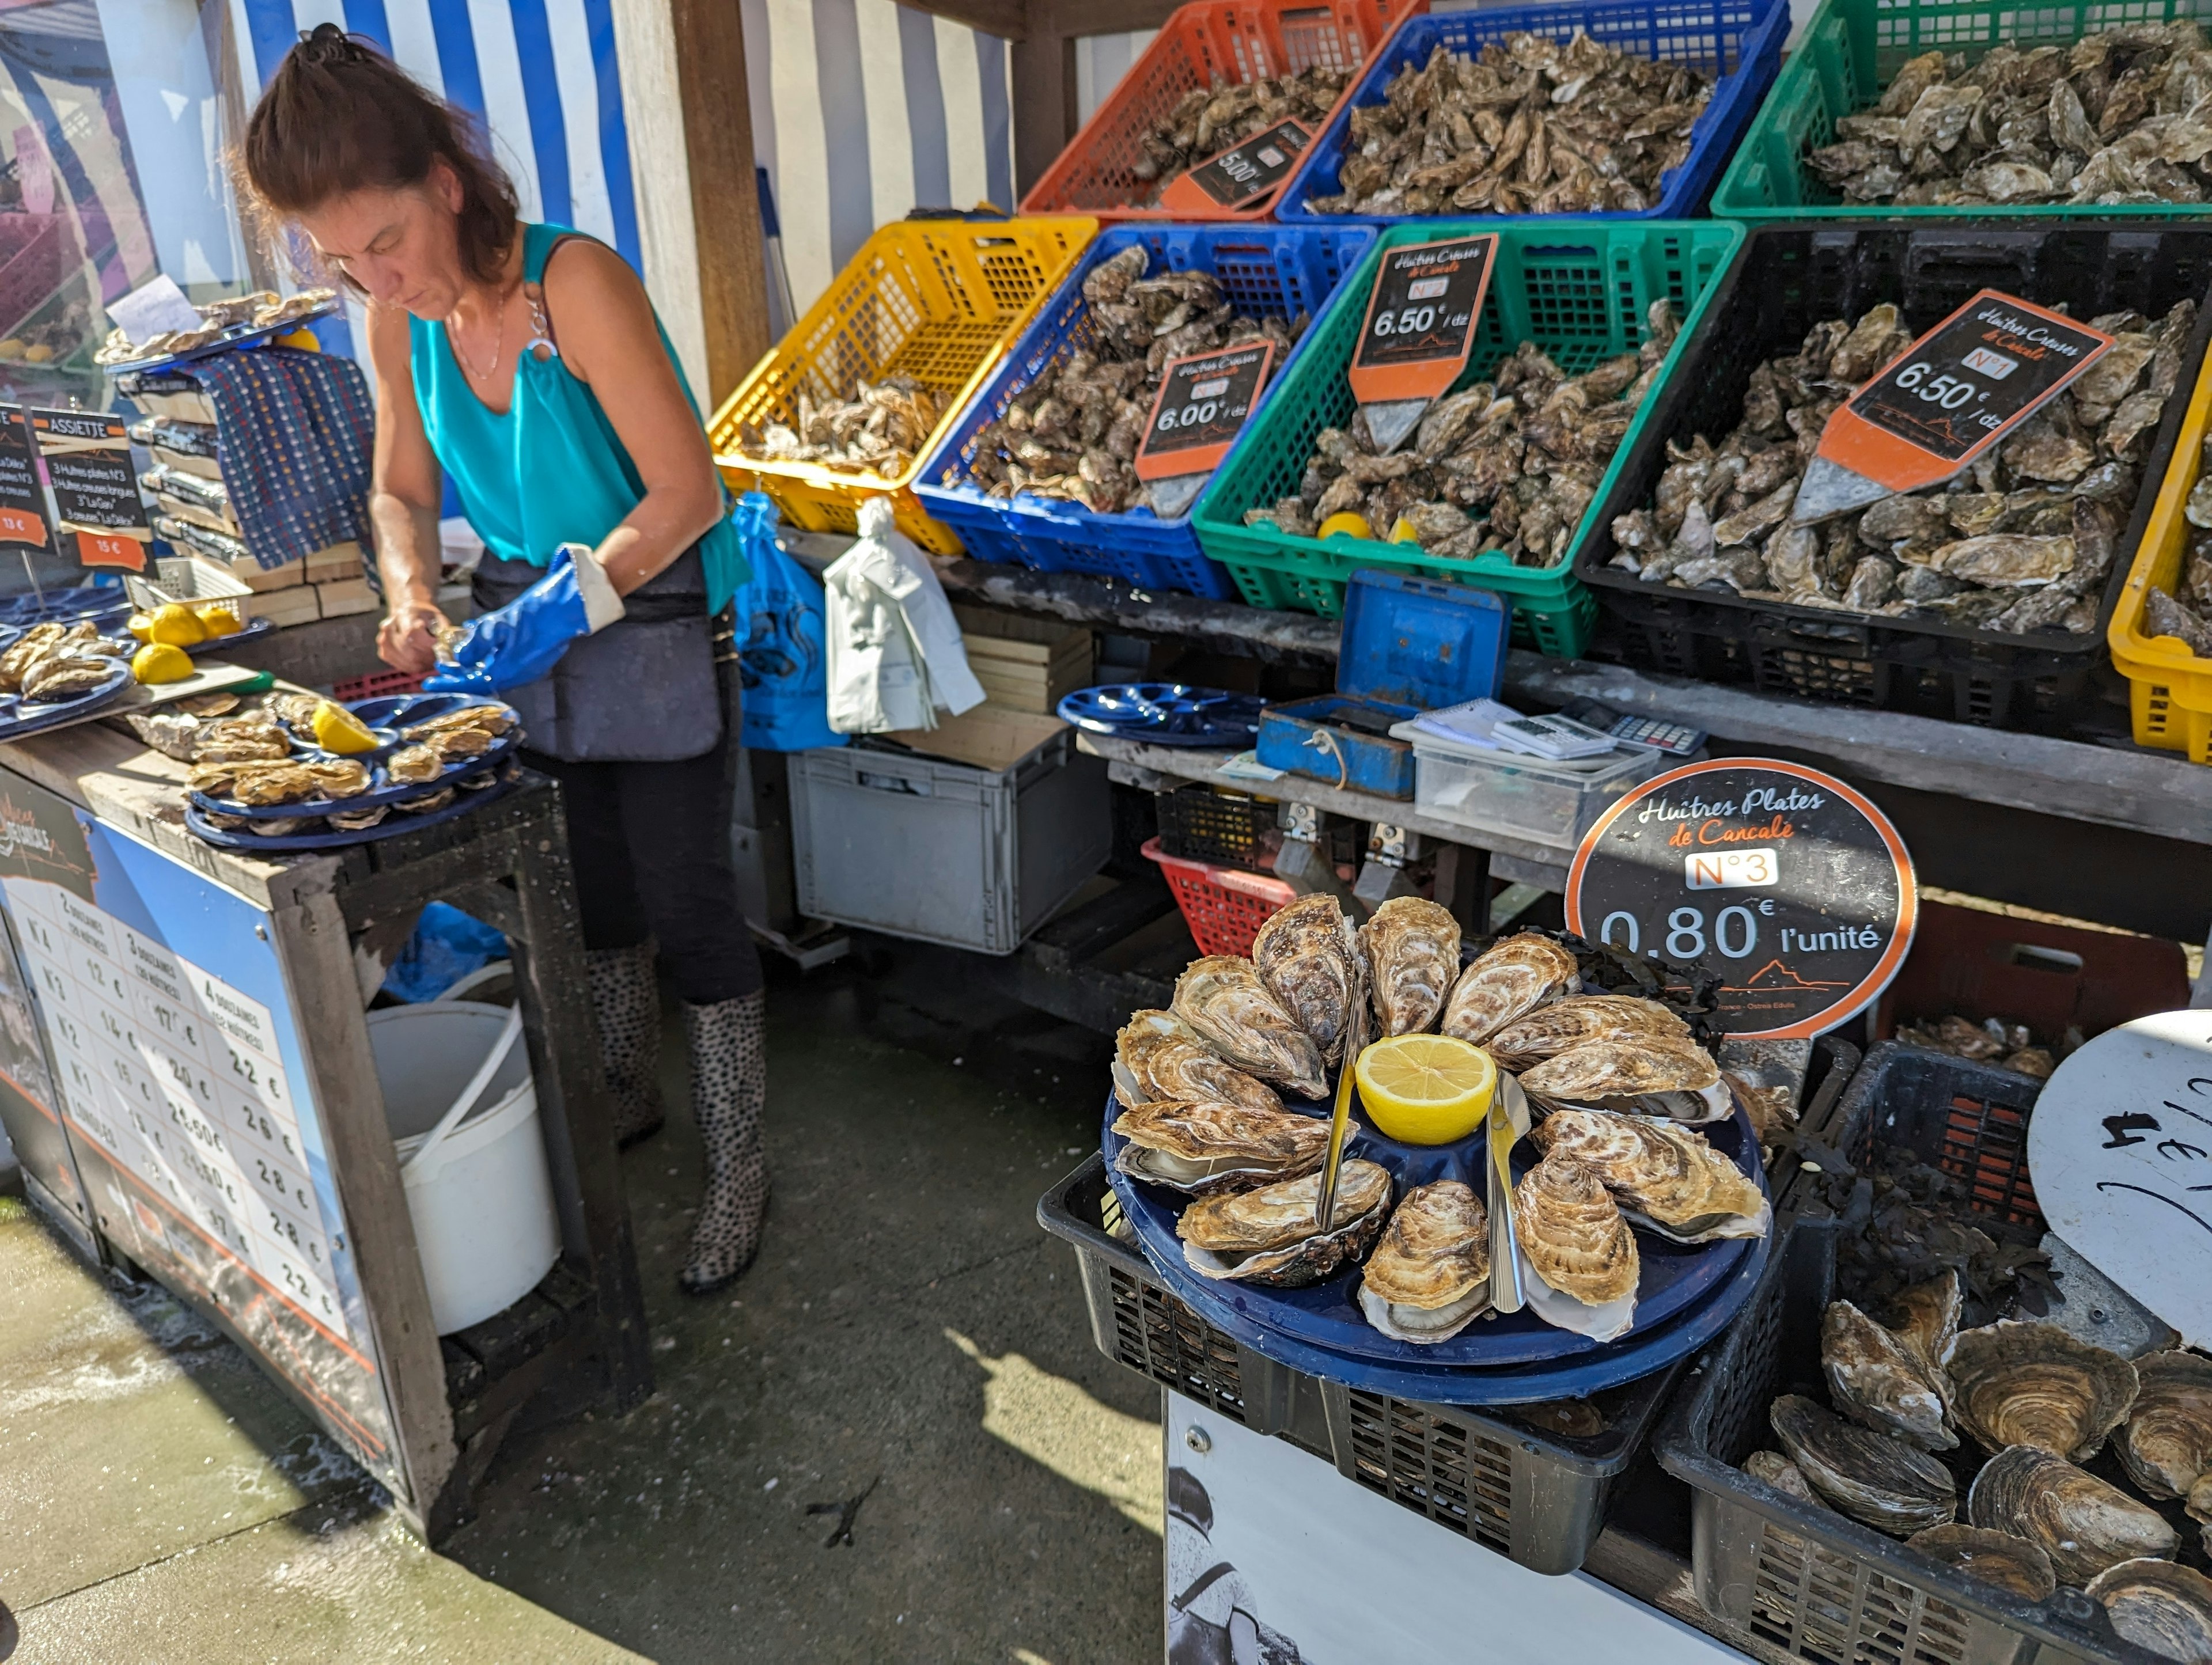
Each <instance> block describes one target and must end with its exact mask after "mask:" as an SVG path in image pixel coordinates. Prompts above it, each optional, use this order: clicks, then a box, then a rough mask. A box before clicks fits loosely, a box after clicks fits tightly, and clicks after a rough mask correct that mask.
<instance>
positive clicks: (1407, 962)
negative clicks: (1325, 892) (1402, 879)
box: [1359, 896, 1459, 1036]
mask: <svg viewBox="0 0 2212 1665" xmlns="http://www.w3.org/2000/svg"><path fill="white" fill-rule="evenodd" d="M1359 946H1360V948H1361V950H1362V951H1364V954H1365V955H1366V958H1367V970H1368V976H1369V979H1370V983H1371V985H1372V987H1373V989H1374V993H1375V1015H1376V1018H1379V1019H1381V1028H1380V1030H1379V1031H1378V1035H1379V1036H1391V1035H1419V1034H1420V1033H1422V1032H1423V1031H1424V1030H1427V1029H1428V1028H1429V1027H1430V1026H1431V1024H1434V1023H1435V1022H1436V1021H1437V1013H1438V1012H1441V1011H1443V1005H1444V996H1445V995H1446V994H1449V993H1450V992H1451V987H1452V984H1453V982H1454V981H1455V979H1456V978H1457V977H1458V976H1459V921H1457V920H1455V919H1454V918H1453V917H1452V915H1451V910H1450V909H1449V908H1445V907H1442V906H1440V905H1439V904H1437V903H1436V902H1431V901H1428V900H1427V899H1426V898H1425V897H1422V896H1393V897H1391V898H1390V900H1389V901H1388V902H1384V903H1383V905H1382V906H1381V907H1379V908H1376V910H1375V915H1374V917H1373V918H1371V919H1370V920H1369V921H1367V923H1366V924H1364V925H1363V926H1361V927H1359Z"/></svg>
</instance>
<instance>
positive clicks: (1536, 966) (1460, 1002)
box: [1443, 931, 1582, 1046]
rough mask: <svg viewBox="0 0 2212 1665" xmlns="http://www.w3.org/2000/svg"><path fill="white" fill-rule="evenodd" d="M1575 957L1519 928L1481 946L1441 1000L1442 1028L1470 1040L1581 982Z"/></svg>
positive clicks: (1477, 1040) (1483, 1038)
mask: <svg viewBox="0 0 2212 1665" xmlns="http://www.w3.org/2000/svg"><path fill="white" fill-rule="evenodd" d="M1581 982H1582V968H1581V966H1580V965H1579V964H1578V963H1577V962H1576V959H1575V957H1574V956H1573V955H1572V954H1571V953H1569V952H1568V951H1566V950H1565V949H1564V948H1562V947H1561V946H1559V944H1558V943H1555V942H1553V940H1552V939H1550V938H1549V937H1540V936H1538V935H1537V934H1536V933H1534V932H1533V931H1522V932H1520V933H1516V934H1515V935H1513V936H1510V937H1508V938H1506V939H1505V940H1504V941H1503V942H1501V943H1498V945H1495V946H1494V947H1492V948H1490V949H1487V950H1486V951H1484V952H1483V954H1482V955H1481V956H1480V957H1479V958H1477V959H1476V960H1475V962H1474V963H1473V964H1472V965H1470V966H1468V969H1466V970H1464V971H1462V972H1461V973H1460V975H1459V981H1457V982H1455V983H1454V984H1453V985H1452V991H1451V994H1450V997H1449V999H1447V1000H1445V1002H1444V1017H1443V1032H1444V1033H1445V1034H1447V1035H1449V1036H1453V1037H1455V1039H1458V1040H1462V1041H1468V1042H1473V1043H1474V1045H1476V1046H1480V1045H1482V1043H1483V1042H1486V1041H1487V1040H1489V1039H1490V1037H1491V1036H1493V1035H1495V1034H1496V1033H1497V1032H1498V1030H1501V1029H1503V1028H1504V1027H1505V1025H1506V1024H1510V1023H1511V1022H1512V1021H1513V1020H1514V1019H1515V1018H1523V1017H1526V1016H1527V1015H1528V1013H1529V1012H1534V1010H1535V1009H1536V1008H1537V1007H1538V1006H1545V1005H1548V1004H1549V1003H1550V1002H1552V1001H1553V1000H1558V999H1559V998H1560V997H1561V996H1562V995H1566V994H1573V993H1574V992H1575V990H1576V989H1577V987H1579V986H1580V985H1581Z"/></svg>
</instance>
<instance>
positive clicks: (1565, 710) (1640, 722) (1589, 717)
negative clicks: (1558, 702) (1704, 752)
mask: <svg viewBox="0 0 2212 1665" xmlns="http://www.w3.org/2000/svg"><path fill="white" fill-rule="evenodd" d="M1559 715H1561V716H1562V717H1565V718H1566V719H1568V720H1570V721H1572V722H1577V723H1581V724H1583V726H1585V727H1589V728H1595V729H1596V730H1597V731H1598V732H1600V733H1602V734H1610V735H1612V736H1613V738H1614V739H1616V740H1626V741H1627V742H1628V743H1629V744H1631V745H1639V746H1653V747H1656V748H1657V749H1658V750H1661V751H1663V752H1666V753H1667V754H1668V755H1669V756H1670V757H1689V756H1691V755H1692V753H1694V752H1695V751H1697V750H1698V749H1699V747H1701V746H1703V745H1704V744H1705V730H1704V729H1702V728H1692V727H1691V726H1689V725H1688V724H1686V723H1669V722H1662V721H1661V720H1659V719H1658V718H1656V717H1638V716H1632V715H1630V714H1626V713H1624V712H1620V711H1615V710H1614V709H1613V708H1612V707H1611V706H1609V705H1601V704H1599V703H1598V702H1596V701H1595V700H1577V701H1575V702H1573V703H1571V704H1570V705H1565V706H1562V707H1561V708H1559Z"/></svg>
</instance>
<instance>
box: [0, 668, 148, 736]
mask: <svg viewBox="0 0 2212 1665" xmlns="http://www.w3.org/2000/svg"><path fill="white" fill-rule="evenodd" d="M130 684H131V667H130V666H129V665H125V664H123V663H122V662H121V661H120V660H118V661H117V662H116V665H115V669H114V671H113V672H112V674H111V675H110V676H109V677H108V678H107V680H106V682H104V683H102V684H100V686H99V687H97V688H94V689H88V690H86V691H85V692H83V693H82V694H74V695H71V696H70V697H69V698H68V699H65V700H27V699H25V698H23V697H22V696H21V695H20V694H0V740H19V739H21V738H23V736H25V735H26V734H36V733H39V732H41V731H42V730H45V729H49V728H59V727H61V726H63V725H64V724H66V723H73V722H76V721H79V720H82V719H83V718H86V717H91V716H96V715H97V714H99V713H100V711H101V710H102V709H104V708H106V707H108V706H110V705H112V704H113V703H114V702H116V701H117V700H118V699H119V698H121V697H122V695H123V690H125V688H127V687H129V686H130Z"/></svg>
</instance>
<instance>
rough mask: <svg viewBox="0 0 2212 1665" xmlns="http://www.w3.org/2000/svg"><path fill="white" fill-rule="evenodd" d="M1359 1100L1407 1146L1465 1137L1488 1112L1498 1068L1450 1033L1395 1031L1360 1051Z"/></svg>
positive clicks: (1386, 1131) (1444, 1142)
mask: <svg viewBox="0 0 2212 1665" xmlns="http://www.w3.org/2000/svg"><path fill="white" fill-rule="evenodd" d="M1355 1070H1356V1073H1355V1075H1354V1078H1353V1079H1356V1080H1357V1081H1358V1084H1359V1102H1360V1103H1363V1104H1364V1105H1365V1106H1366V1107H1367V1114H1368V1115H1369V1117H1370V1119H1372V1120H1373V1121H1374V1123H1375V1126H1376V1128H1377V1129H1378V1130H1379V1131H1380V1132H1381V1133H1383V1135H1384V1136H1385V1137H1386V1138H1389V1139H1398V1140H1400V1141H1401V1142H1402V1143H1404V1144H1407V1145H1449V1144H1450V1143H1451V1142H1452V1141H1453V1140H1454V1139H1465V1138H1466V1137H1467V1136H1468V1134H1469V1133H1473V1132H1474V1130H1475V1129H1476V1128H1478V1127H1480V1126H1481V1125H1482V1122H1483V1118H1484V1117H1485V1116H1486V1115H1489V1114H1490V1101H1491V1098H1492V1096H1493V1095H1495V1094H1496V1092H1497V1091H1498V1066H1497V1065H1495V1064H1493V1063H1492V1062H1491V1060H1490V1054H1488V1053H1486V1052H1485V1051H1484V1050H1483V1049H1482V1048H1480V1047H1477V1046H1470V1045H1469V1044H1468V1042H1465V1041H1455V1040H1454V1039H1453V1038H1452V1037H1451V1036H1449V1035H1394V1036H1391V1037H1390V1038H1389V1039H1388V1040H1386V1041H1377V1042H1375V1043H1374V1044H1373V1045H1372V1046H1370V1047H1369V1048H1367V1049H1366V1050H1365V1051H1364V1052H1363V1053H1361V1054H1359V1061H1358V1065H1357V1066H1355Z"/></svg>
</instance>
